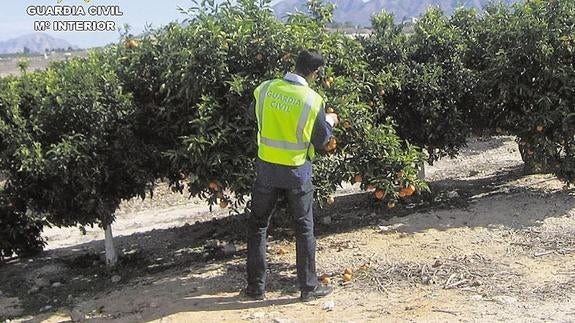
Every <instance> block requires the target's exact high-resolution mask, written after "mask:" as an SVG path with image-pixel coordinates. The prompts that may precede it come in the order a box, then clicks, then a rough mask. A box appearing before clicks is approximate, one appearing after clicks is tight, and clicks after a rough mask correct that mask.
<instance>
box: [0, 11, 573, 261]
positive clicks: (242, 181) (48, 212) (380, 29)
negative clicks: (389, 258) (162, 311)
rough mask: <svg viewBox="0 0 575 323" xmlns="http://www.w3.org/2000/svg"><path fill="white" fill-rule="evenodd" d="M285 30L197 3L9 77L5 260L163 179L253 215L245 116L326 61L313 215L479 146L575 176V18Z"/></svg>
mask: <svg viewBox="0 0 575 323" xmlns="http://www.w3.org/2000/svg"><path fill="white" fill-rule="evenodd" d="M308 9H309V10H308V12H303V13H302V12H300V13H295V14H293V15H291V16H290V17H288V19H287V22H285V23H283V22H280V21H278V20H277V19H276V18H275V17H274V15H273V13H272V11H271V9H270V7H269V2H268V1H263V2H261V3H258V2H255V1H252V0H240V1H237V2H235V3H234V4H232V3H231V2H226V3H222V4H219V5H217V6H215V5H213V4H212V5H210V4H203V5H201V6H198V7H195V8H191V9H189V10H187V11H186V13H187V14H188V16H189V18H188V19H187V20H185V21H184V22H183V23H171V24H169V25H167V26H165V27H162V28H159V29H155V30H149V31H147V32H145V33H144V34H142V35H137V36H135V35H131V34H129V33H128V32H126V34H125V35H123V37H122V39H121V41H120V42H119V43H118V44H116V45H113V46H108V47H107V48H105V49H103V50H100V51H95V52H92V53H91V54H90V56H89V57H87V58H84V59H70V60H68V61H65V62H60V63H55V64H52V65H51V66H50V67H49V68H48V69H46V70H45V71H38V72H32V73H30V72H26V71H25V69H26V66H25V64H22V66H21V68H22V70H23V73H22V75H21V76H19V77H7V78H3V79H0V157H1V159H0V176H2V180H1V181H0V185H1V187H0V202H1V204H0V212H1V213H0V241H1V242H2V244H1V245H0V249H1V251H0V252H1V254H0V257H9V256H10V255H11V254H12V252H17V253H21V254H24V253H26V252H29V251H34V250H37V249H39V248H41V247H42V246H43V241H42V239H41V238H40V232H41V229H42V226H43V225H47V224H53V225H58V226H74V225H81V226H84V225H94V224H98V225H101V226H106V225H108V224H110V223H111V222H113V220H114V212H115V211H116V209H117V207H118V205H119V204H120V202H121V201H122V200H123V199H130V198H133V197H141V198H144V197H145V196H146V194H147V192H148V191H150V192H151V189H152V188H153V186H154V185H155V184H156V183H157V182H158V181H160V180H165V179H168V181H169V183H170V184H171V186H172V188H173V190H174V191H179V192H182V193H186V194H188V195H190V196H197V197H200V198H202V199H205V200H207V201H208V203H209V204H210V206H212V205H216V204H219V206H220V207H224V208H226V207H228V206H231V207H232V208H233V209H235V210H238V209H240V208H241V207H243V206H246V205H248V206H249V204H247V202H248V196H249V194H250V189H251V186H252V183H253V180H254V177H255V174H254V160H255V157H256V155H257V145H256V131H257V126H256V122H255V120H254V119H253V118H252V117H250V114H251V113H250V111H249V106H250V103H251V102H252V101H253V100H254V98H253V90H254V88H255V87H256V86H257V85H258V84H260V83H261V82H262V81H264V80H268V79H270V78H279V77H282V76H283V75H284V74H285V73H286V72H288V71H292V70H293V68H294V64H295V59H296V57H297V54H298V52H299V51H300V50H301V49H304V48H317V49H319V50H320V51H321V52H322V53H323V55H324V57H325V58H326V61H327V64H326V70H325V75H324V76H323V78H322V79H321V80H319V81H318V82H317V84H311V86H312V87H313V88H314V89H315V90H316V91H318V92H319V93H320V94H321V95H322V96H324V98H325V101H326V109H328V110H332V109H333V110H334V111H335V112H337V113H338V115H339V117H340V120H341V122H340V125H339V126H338V127H336V128H335V129H334V138H333V139H334V142H337V144H336V149H335V150H333V151H331V152H329V153H326V154H323V155H320V156H318V158H317V160H316V161H315V162H314V178H313V181H314V184H315V186H316V188H317V190H316V199H317V201H318V202H319V203H320V204H321V205H324V204H325V202H327V203H328V204H331V203H333V196H332V194H333V192H334V191H335V189H336V188H337V187H338V186H340V185H342V184H343V183H344V182H351V183H359V186H360V187H361V188H363V189H365V190H367V191H370V195H369V196H371V197H372V198H373V199H375V200H382V201H383V202H384V204H382V205H387V206H389V207H393V206H394V205H395V204H396V202H397V201H400V200H402V199H404V198H409V196H411V195H412V194H414V193H415V194H418V193H420V192H422V191H425V190H427V186H426V184H425V183H424V182H423V181H422V180H421V179H419V178H418V177H417V172H418V170H419V167H421V166H420V165H421V164H422V162H423V161H424V160H425V159H427V160H428V161H430V162H433V161H435V160H437V159H438V158H441V157H444V156H455V155H456V154H457V152H458V150H459V149H460V148H461V147H462V146H464V145H465V143H466V139H467V138H468V136H469V135H470V134H472V133H483V132H487V133H492V132H498V133H508V134H511V135H515V136H517V138H518V143H519V146H520V151H521V152H522V155H523V158H524V160H525V161H526V163H527V165H528V166H529V167H528V168H529V169H531V170H538V169H550V170H551V171H553V172H554V173H555V174H557V175H558V176H559V177H561V178H562V179H564V180H566V181H567V182H569V183H570V182H573V181H574V176H575V173H574V172H575V157H574V150H575V128H574V127H575V111H574V110H575V107H574V102H573V100H574V99H573V98H574V97H575V93H574V91H575V84H574V83H575V75H574V74H575V72H574V64H575V58H574V50H575V37H574V36H573V35H575V30H573V29H574V28H575V27H574V26H575V18H574V17H575V3H574V2H573V1H561V0H551V1H541V0H530V1H527V2H525V3H522V4H516V5H514V6H512V7H507V6H503V5H499V4H492V5H489V6H488V7H487V8H486V10H485V12H484V13H481V14H478V13H477V12H475V10H469V9H460V10H457V11H456V12H455V13H454V14H453V15H452V16H451V17H447V16H446V15H445V14H444V13H443V12H442V11H441V10H439V9H434V8H433V9H430V10H428V11H427V12H426V13H425V14H424V15H423V16H422V17H421V19H419V20H418V22H417V23H416V24H415V25H414V26H413V31H412V32H405V30H404V25H402V24H396V23H395V22H394V17H393V16H392V15H390V14H388V13H381V14H378V15H376V16H374V17H373V19H372V24H373V28H374V29H373V33H372V34H371V35H369V36H365V37H350V36H348V35H344V34H342V33H339V32H328V31H327V30H326V27H325V26H326V25H327V24H328V23H329V22H330V21H331V17H332V11H333V6H332V5H324V4H322V3H321V2H319V1H318V0H311V1H310V2H309V3H308Z"/></svg>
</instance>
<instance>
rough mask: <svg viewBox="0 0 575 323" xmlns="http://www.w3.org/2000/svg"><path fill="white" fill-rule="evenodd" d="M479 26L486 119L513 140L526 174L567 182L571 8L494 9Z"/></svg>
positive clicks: (552, 4)
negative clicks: (543, 174)
mask: <svg viewBox="0 0 575 323" xmlns="http://www.w3.org/2000/svg"><path fill="white" fill-rule="evenodd" d="M482 26H483V27H482V32H483V33H484V36H483V37H482V41H483V47H485V48H486V49H487V50H486V51H485V55H484V57H485V61H486V63H485V65H486V68H485V69H483V70H482V71H481V80H482V84H481V88H482V92H483V96H484V98H485V102H486V106H485V110H486V114H487V115H488V117H489V118H491V119H492V120H493V126H495V127H498V128H500V129H502V130H503V131H506V132H508V133H510V134H513V135H516V136H517V141H518V143H519V150H520V152H521V155H522V157H523V160H524V161H525V166H526V167H525V169H526V171H527V172H529V173H531V172H540V171H552V172H555V173H556V174H557V175H559V176H560V177H561V178H564V179H566V180H567V181H568V182H573V179H574V177H573V176H574V173H573V172H574V170H575V168H574V167H575V163H574V159H573V148H574V146H573V145H574V143H575V142H574V136H573V135H574V134H575V128H574V116H575V115H574V113H575V104H574V101H573V98H574V91H575V70H574V63H575V62H574V60H575V56H574V51H575V36H574V35H575V33H574V32H575V30H574V26H575V3H573V2H572V1H541V0H535V1H528V2H525V3H520V4H516V5H514V6H512V7H504V6H501V5H493V6H490V7H488V8H487V12H486V14H485V17H484V18H483V21H482Z"/></svg>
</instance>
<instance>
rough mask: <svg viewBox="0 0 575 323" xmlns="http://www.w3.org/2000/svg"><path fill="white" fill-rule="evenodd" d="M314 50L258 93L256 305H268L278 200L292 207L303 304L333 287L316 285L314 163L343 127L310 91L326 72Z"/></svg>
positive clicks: (253, 239) (251, 286)
mask: <svg viewBox="0 0 575 323" xmlns="http://www.w3.org/2000/svg"><path fill="white" fill-rule="evenodd" d="M324 64H325V63H324V60H323V58H322V56H321V54H319V53H318V52H317V51H315V50H303V51H302V52H301V53H300V54H299V56H298V58H297V61H296V66H295V72H294V73H287V74H286V75H285V76H284V78H283V79H275V80H268V81H265V82H263V83H262V84H260V85H259V86H258V87H257V88H256V89H255V91H254V97H255V105H254V109H255V115H256V119H257V121H258V135H257V140H258V158H257V161H256V174H257V175H256V181H255V184H254V188H253V191H252V204H251V214H250V216H249V219H248V258H247V279H248V286H247V287H246V289H245V290H244V293H245V295H246V296H248V297H250V298H252V299H264V292H265V281H266V270H267V261H266V244H267V228H268V225H269V221H270V217H271V214H272V211H273V209H274V206H275V204H276V201H277V199H278V198H279V197H280V195H282V196H284V197H285V198H286V200H287V201H288V205H289V213H290V215H291V216H292V217H293V220H294V226H295V232H296V266H297V277H298V282H299V288H300V290H301V296H300V298H301V300H302V301H309V300H311V299H315V298H317V297H323V296H326V295H328V294H330V293H331V292H332V291H333V287H331V286H324V285H321V284H320V283H319V282H318V279H317V274H316V267H315V249H316V240H315V236H314V223H313V185H312V182H311V179H312V164H311V160H312V159H313V157H314V155H315V151H316V150H318V151H324V150H325V147H326V144H327V143H328V141H329V138H330V137H331V134H332V129H333V127H334V126H335V125H337V123H338V122H339V120H338V118H337V115H336V114H335V113H327V114H326V113H325V111H324V101H323V98H322V97H321V96H320V95H319V94H318V93H317V92H315V91H314V90H312V89H311V88H310V87H309V83H312V82H315V81H316V80H317V78H318V74H319V73H320V72H321V69H322V68H323V66H324Z"/></svg>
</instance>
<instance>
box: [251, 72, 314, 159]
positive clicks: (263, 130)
mask: <svg viewBox="0 0 575 323" xmlns="http://www.w3.org/2000/svg"><path fill="white" fill-rule="evenodd" d="M254 96H255V100H256V105H255V109H256V117H257V120H258V156H259V158H260V159H261V160H263V161H266V162H269V163H274V164H280V165H285V166H301V165H303V164H304V163H305V161H306V159H307V158H309V159H310V160H312V159H313V157H314V155H315V150H314V147H313V145H312V144H311V134H312V131H313V126H314V123H315V119H316V118H317V115H318V113H319V111H320V109H321V108H322V107H323V98H322V97H321V96H320V95H319V94H317V92H315V91H314V90H312V89H311V88H310V87H308V86H305V85H299V84H294V83H291V82H288V81H286V80H283V79H275V80H269V81H266V82H264V83H262V84H260V85H259V86H258V87H257V88H256V89H255V91H254Z"/></svg>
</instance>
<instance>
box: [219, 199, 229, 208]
mask: <svg viewBox="0 0 575 323" xmlns="http://www.w3.org/2000/svg"><path fill="white" fill-rule="evenodd" d="M220 207H221V208H222V209H225V208H227V207H228V201H226V200H221V201H220Z"/></svg>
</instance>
